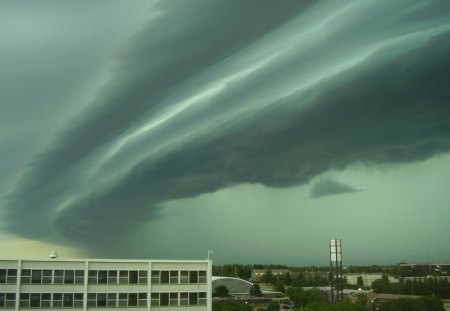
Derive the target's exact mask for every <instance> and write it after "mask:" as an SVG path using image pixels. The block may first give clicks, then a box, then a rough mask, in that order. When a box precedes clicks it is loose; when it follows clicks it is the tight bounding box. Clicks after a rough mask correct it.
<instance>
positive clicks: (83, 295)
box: [0, 258, 212, 311]
mask: <svg viewBox="0 0 450 311" xmlns="http://www.w3.org/2000/svg"><path fill="white" fill-rule="evenodd" d="M39 308H41V309H50V310H67V309H73V310H97V309H100V308H103V310H105V309H114V310H118V311H120V310H129V309H130V308H132V309H133V310H161V309H164V310H167V311H172V310H173V311H176V310H184V309H189V310H191V311H211V310H212V299H211V261H210V260H110V259H56V258H54V259H0V309H2V310H3V309H6V310H8V309H9V310H32V309H39Z"/></svg>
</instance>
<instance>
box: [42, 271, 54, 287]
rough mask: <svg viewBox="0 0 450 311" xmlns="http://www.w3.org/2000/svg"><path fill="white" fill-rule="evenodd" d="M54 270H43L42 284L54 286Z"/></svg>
mask: <svg viewBox="0 0 450 311" xmlns="http://www.w3.org/2000/svg"><path fill="white" fill-rule="evenodd" d="M52 272H53V271H52V270H42V284H52V274H53V273H52Z"/></svg>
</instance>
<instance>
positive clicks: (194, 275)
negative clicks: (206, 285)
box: [189, 271, 198, 284]
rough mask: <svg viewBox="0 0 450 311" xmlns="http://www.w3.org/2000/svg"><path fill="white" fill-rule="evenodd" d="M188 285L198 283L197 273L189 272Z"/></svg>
mask: <svg viewBox="0 0 450 311" xmlns="http://www.w3.org/2000/svg"><path fill="white" fill-rule="evenodd" d="M189 283H191V284H196V283H198V271H189Z"/></svg>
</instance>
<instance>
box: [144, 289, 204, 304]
mask: <svg viewBox="0 0 450 311" xmlns="http://www.w3.org/2000/svg"><path fill="white" fill-rule="evenodd" d="M151 304H152V306H198V305H206V292H199V293H197V292H195V293H152V295H151Z"/></svg>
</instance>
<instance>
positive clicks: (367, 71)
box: [4, 0, 450, 252]
mask: <svg viewBox="0 0 450 311" xmlns="http://www.w3.org/2000/svg"><path fill="white" fill-rule="evenodd" d="M449 9H450V7H449V4H448V1H427V2H421V3H417V2H416V1H407V0H399V1H379V0H368V1H339V3H337V2H333V1H325V0H322V1H295V2H283V3H279V2H274V1H258V2H257V3H255V2H245V1H228V0H227V1H213V2H211V1H189V2H172V1H161V2H156V4H155V5H154V6H153V7H152V8H151V10H150V11H149V16H148V19H147V21H146V22H145V23H143V24H142V25H141V26H140V27H141V28H140V29H139V31H137V32H136V33H135V34H134V35H133V36H132V37H131V38H130V39H128V41H127V42H126V43H123V45H122V47H121V49H120V51H117V53H116V54H115V55H116V56H115V58H114V59H113V60H112V61H113V63H114V65H112V69H111V78H110V79H109V80H108V82H106V84H105V85H104V86H103V87H101V88H100V89H98V90H97V91H96V95H95V97H94V98H93V100H92V101H90V102H89V103H86V104H85V105H84V108H83V109H82V110H81V111H80V112H79V113H78V114H76V115H75V116H73V117H70V118H67V120H68V121H67V122H66V123H65V124H64V126H62V128H61V129H60V130H59V131H58V132H57V133H55V134H54V137H53V139H52V140H51V143H50V144H49V145H48V146H46V147H45V148H43V150H41V151H40V152H39V153H38V154H36V155H35V156H34V157H33V159H32V160H31V161H30V163H29V164H28V167H27V168H26V170H25V171H23V172H22V177H21V178H20V180H19V181H18V182H17V183H16V184H15V185H14V187H13V189H12V191H11V192H10V193H9V194H8V195H7V196H5V202H6V205H5V206H6V207H5V208H4V211H5V213H4V217H5V219H6V221H5V225H4V226H5V228H6V230H7V231H9V232H11V233H13V234H16V235H20V236H23V237H28V238H29V237H34V238H38V239H42V240H52V239H56V240H58V239H61V238H63V239H67V240H71V241H73V242H74V243H81V244H83V245H87V247H88V248H90V249H91V250H92V251H94V252H95V250H96V249H101V245H102V244H103V243H104V241H106V240H108V239H111V238H112V237H116V238H117V240H118V241H119V240H120V241H125V240H126V238H127V237H130V236H133V235H134V234H136V231H137V230H138V228H139V226H140V225H141V224H144V223H148V222H152V221H156V220H158V219H161V218H162V217H165V216H164V215H163V213H161V211H162V209H163V206H164V204H165V203H166V202H170V201H172V200H176V199H185V198H195V197H197V196H200V195H202V194H207V193H214V192H216V191H219V190H220V189H224V188H227V187H230V186H236V185H240V184H261V185H264V186H266V187H270V188H288V187H292V186H295V185H302V184H306V183H308V182H311V180H313V178H315V177H317V176H319V175H320V174H323V173H325V172H327V171H329V170H344V169H345V168H346V167H348V166H349V165H351V164H354V163H365V164H367V165H378V164H390V163H410V162H414V161H422V160H425V159H428V158H430V157H432V156H435V155H439V154H444V153H448V152H449V151H450V118H449V116H450V106H449V104H448V103H449V102H450V91H449V90H450V89H449V87H448V81H449V79H448V75H449V73H450V58H449V56H448V55H450V13H449V12H450V10H449ZM355 191H360V190H358V189H356V188H353V187H352V186H350V185H347V184H345V183H341V182H339V181H336V180H331V179H326V180H322V181H319V182H317V183H315V184H314V185H313V187H312V189H311V197H312V198H318V197H322V196H327V195H333V194H341V193H350V192H355ZM36 219H39V221H36ZM123 243H126V242H123Z"/></svg>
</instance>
